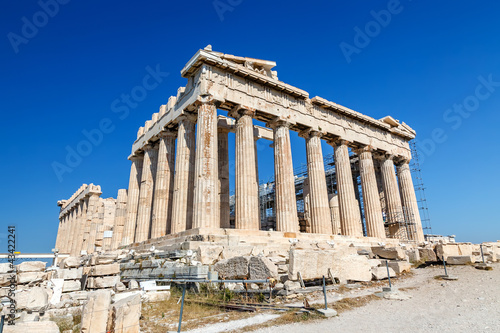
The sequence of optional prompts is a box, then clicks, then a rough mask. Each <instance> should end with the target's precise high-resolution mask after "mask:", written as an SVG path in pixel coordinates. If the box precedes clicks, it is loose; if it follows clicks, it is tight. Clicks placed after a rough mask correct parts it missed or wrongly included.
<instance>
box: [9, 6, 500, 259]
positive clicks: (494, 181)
mask: <svg viewBox="0 0 500 333" xmlns="http://www.w3.org/2000/svg"><path fill="white" fill-rule="evenodd" d="M43 1H44V0H42V2H43ZM60 2H62V3H64V4H60V5H59V8H58V9H57V10H56V8H54V6H49V7H47V6H46V8H47V10H48V11H49V12H51V16H49V15H45V14H43V13H40V11H41V10H42V7H41V6H40V4H39V3H38V2H37V1H33V0H26V1H11V0H10V1H3V2H2V4H1V7H2V8H1V10H0V22H1V23H0V27H1V31H0V35H1V42H0V68H1V79H0V91H1V98H0V106H1V124H2V131H1V134H0V138H1V143H2V163H0V174H1V175H2V176H3V179H2V186H1V190H0V211H1V212H2V220H1V221H2V223H1V225H0V233H3V236H2V235H0V246H4V247H5V248H2V249H0V252H6V251H7V244H6V241H5V238H1V237H5V234H4V232H5V233H6V231H7V225H9V224H15V225H16V226H17V234H18V236H17V238H18V248H19V249H20V250H21V251H23V252H30V251H35V252H47V251H50V249H51V248H52V247H53V244H54V242H55V237H56V230H57V225H58V211H59V209H58V207H57V206H56V202H57V200H59V199H66V198H68V197H69V196H70V195H71V194H72V193H73V192H74V191H75V190H76V189H77V188H78V187H79V186H80V185H81V184H82V183H91V182H92V183H94V184H99V185H101V186H102V188H103V191H104V193H103V197H111V196H112V197H116V193H117V190H118V189H119V188H127V186H128V177H129V169H130V162H129V161H128V160H127V156H128V155H129V153H130V148H131V144H132V142H133V141H134V139H135V136H136V133H137V129H138V128H139V126H142V125H143V123H144V121H145V120H148V119H150V117H151V114H152V113H154V112H157V110H158V107H159V105H161V104H165V103H166V102H167V99H168V97H169V96H170V95H175V94H176V91H177V88H178V87H179V86H182V85H185V80H184V79H183V78H182V77H181V76H180V74H179V71H180V70H181V69H182V67H183V66H184V64H185V63H186V62H187V61H188V60H189V59H190V57H191V56H192V55H193V54H194V53H195V52H196V51H197V50H198V49H199V48H203V47H205V46H206V45H207V44H212V45H213V48H214V50H217V51H221V52H225V53H230V54H235V55H240V56H248V57H255V58H261V59H269V60H274V61H276V62H277V63H278V66H277V67H276V70H278V75H279V78H280V79H281V80H282V81H285V82H287V83H290V84H292V85H295V86H297V87H299V88H302V89H304V90H306V91H308V92H309V93H310V95H311V97H313V96H316V95H318V96H322V97H324V98H326V99H328V100H331V101H334V102H337V103H340V104H343V105H345V106H348V107H350V108H353V109H355V110H358V111H360V112H363V113H365V114H368V115H370V116H372V117H375V118H381V117H383V116H386V115H388V114H389V115H392V116H393V117H394V118H396V119H399V120H402V121H405V122H406V123H408V124H409V125H410V126H412V127H413V128H414V129H415V130H416V131H417V137H418V138H420V140H421V141H422V142H426V146H425V147H424V151H423V153H424V156H425V161H424V163H423V166H422V168H423V177H424V181H425V184H426V186H427V196H428V201H429V209H430V215H431V219H432V226H433V229H434V232H435V233H440V234H456V235H457V238H458V240H460V241H474V242H479V241H494V240H497V239H500V224H499V220H498V213H497V205H498V202H499V201H498V188H499V186H500V181H499V176H498V174H497V168H498V165H499V159H500V157H499V154H498V152H497V144H496V142H497V141H498V130H497V126H498V122H499V120H500V116H499V113H498V108H499V106H500V86H499V84H495V82H500V63H499V59H500V43H499V40H498V38H499V37H498V36H500V26H499V21H498V13H499V12H500V3H498V2H496V1H481V2H471V1H453V2H452V1H448V2H446V3H444V2H436V1H424V0H413V1H410V0H405V1H404V0H401V2H400V3H399V5H398V4H397V3H395V2H393V1H369V2H368V1H365V2H357V3H356V4H354V3H353V2H352V3H351V2H350V3H347V2H346V1H314V0H313V1H307V2H304V1H300V2H299V1H272V2H270V1H262V0H254V1H250V0H231V1H228V0H220V1H218V2H216V5H217V8H216V7H215V6H214V2H213V1H143V2H139V1H136V2H133V1H105V2H103V1H78V0H72V1H67V0H65V1H63V0H60ZM388 8H389V9H390V10H391V12H389V13H390V18H389V16H388V15H383V14H384V13H385V14H387V12H383V14H380V15H378V19H379V21H380V22H381V23H374V22H376V21H375V18H374V15H373V13H380V11H381V10H388ZM56 11H57V13H56ZM372 11H373V13H372ZM375 16H377V14H375ZM33 23H36V24H37V25H38V27H37V26H35V25H32V24H33ZM23 27H24V28H23ZM356 27H358V28H359V30H357V29H356V30H355V28H356ZM30 28H31V30H30ZM33 28H35V29H36V30H34V29H33ZM366 29H368V33H369V35H368V37H365V38H363V36H362V37H360V36H357V37H356V35H357V34H359V33H358V32H356V31H366ZM367 38H368V39H367ZM341 45H342V46H343V48H344V52H348V53H349V55H348V57H346V56H345V54H344V53H343V51H342V48H341ZM354 48H356V49H354ZM345 50H348V51H345ZM353 50H355V51H353ZM16 51H17V52H16ZM347 60H349V61H347ZM147 66H150V67H151V68H156V67H157V66H159V69H160V71H162V72H168V73H170V75H168V77H164V78H162V82H161V83H160V84H159V85H158V86H157V87H156V88H155V89H153V90H152V91H148V93H147V96H146V97H145V98H144V100H142V101H140V102H139V103H137V105H136V106H135V107H134V108H130V115H129V116H128V117H125V119H120V118H119V116H120V114H118V113H114V112H113V108H112V103H113V102H114V101H115V100H116V99H120V96H121V95H122V94H130V92H131V90H132V89H133V88H134V87H136V86H138V85H142V80H143V78H144V77H145V75H147V74H148V71H147V70H146V67H147ZM480 77H482V78H483V79H482V80H483V81H488V80H490V81H494V82H493V83H489V84H487V85H486V86H484V84H483V86H479V87H478V85H480V84H482V83H481V81H480V79H479V78H480ZM463 103H466V104H467V103H468V104H467V105H466V108H462V109H460V108H459V107H456V108H455V109H453V106H454V104H457V105H459V104H463ZM468 110H471V111H468ZM102 119H109V120H110V121H111V123H112V127H113V130H112V131H111V133H107V134H105V135H104V137H103V139H102V142H101V143H100V144H98V145H96V146H93V147H92V152H91V153H90V154H88V156H85V157H84V158H83V159H82V161H81V162H80V163H78V165H77V166H76V167H74V168H72V172H71V173H65V174H64V175H63V176H62V181H60V179H58V177H57V176H56V174H55V172H54V170H53V166H52V165H53V162H55V161H57V162H60V163H65V158H66V155H67V151H66V147H67V146H69V147H72V148H73V149H76V147H77V145H78V143H79V142H81V141H82V140H83V139H85V136H84V135H83V134H82V131H84V130H87V131H90V130H92V129H95V128H98V127H99V122H100V121H101V120H102ZM433 131H434V132H435V133H434V137H433V134H432V133H433ZM443 136H444V137H445V138H444V139H443ZM292 145H293V157H294V165H300V164H301V163H304V162H305V154H304V150H305V147H304V145H305V144H304V142H303V139H300V138H298V137H296V136H295V135H294V136H293V141H292ZM264 146H265V145H262V147H263V148H262V151H261V154H260V156H259V158H260V173H261V179H266V178H268V177H269V176H271V175H272V173H273V170H272V167H271V165H272V163H271V162H272V153H271V151H270V150H269V148H265V147H264ZM433 146H434V147H433ZM331 152H332V151H331V147H330V148H329V147H328V146H326V145H325V153H331Z"/></svg>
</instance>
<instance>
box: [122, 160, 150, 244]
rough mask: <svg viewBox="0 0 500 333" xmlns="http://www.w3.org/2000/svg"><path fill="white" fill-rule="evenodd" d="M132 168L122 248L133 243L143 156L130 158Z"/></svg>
mask: <svg viewBox="0 0 500 333" xmlns="http://www.w3.org/2000/svg"><path fill="white" fill-rule="evenodd" d="M130 160H131V161H132V166H131V168H130V179H129V182H128V193H127V216H126V219H125V226H124V228H123V239H122V242H121V245H122V246H127V245H130V244H132V243H133V242H134V238H135V227H136V222H137V210H138V206H139V191H140V189H139V188H140V185H141V177H142V165H143V163H144V155H140V156H132V157H131V158H130Z"/></svg>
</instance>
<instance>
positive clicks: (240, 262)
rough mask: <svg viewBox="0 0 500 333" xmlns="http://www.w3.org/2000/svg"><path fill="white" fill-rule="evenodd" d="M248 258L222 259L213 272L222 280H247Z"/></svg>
mask: <svg viewBox="0 0 500 333" xmlns="http://www.w3.org/2000/svg"><path fill="white" fill-rule="evenodd" d="M249 263H250V257H234V258H231V259H223V260H220V261H219V262H218V263H216V264H215V266H214V270H215V271H216V272H218V273H219V276H220V277H221V278H224V279H230V280H231V279H244V278H248V274H249V271H248V264H249Z"/></svg>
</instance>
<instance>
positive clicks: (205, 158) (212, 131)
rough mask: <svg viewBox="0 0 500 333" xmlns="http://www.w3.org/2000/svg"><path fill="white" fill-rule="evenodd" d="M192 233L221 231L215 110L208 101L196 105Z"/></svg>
mask: <svg viewBox="0 0 500 333" xmlns="http://www.w3.org/2000/svg"><path fill="white" fill-rule="evenodd" d="M197 108H198V120H197V126H196V153H195V163H194V174H195V176H194V195H193V229H195V228H220V221H219V220H217V219H218V217H219V213H220V212H219V209H220V208H219V176H218V173H219V172H218V171H219V165H218V154H217V107H216V106H215V104H214V103H213V101H212V100H211V98H210V97H203V98H201V100H199V101H198V102H197Z"/></svg>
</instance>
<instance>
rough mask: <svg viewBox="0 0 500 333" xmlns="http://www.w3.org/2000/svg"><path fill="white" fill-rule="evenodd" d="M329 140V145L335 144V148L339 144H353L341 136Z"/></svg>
mask: <svg viewBox="0 0 500 333" xmlns="http://www.w3.org/2000/svg"><path fill="white" fill-rule="evenodd" d="M327 142H328V144H329V145H331V146H333V147H334V148H335V147H338V146H344V145H345V146H349V145H350V144H351V142H350V141H347V140H345V139H342V138H341V137H338V138H335V139H331V140H328V141H327Z"/></svg>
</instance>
